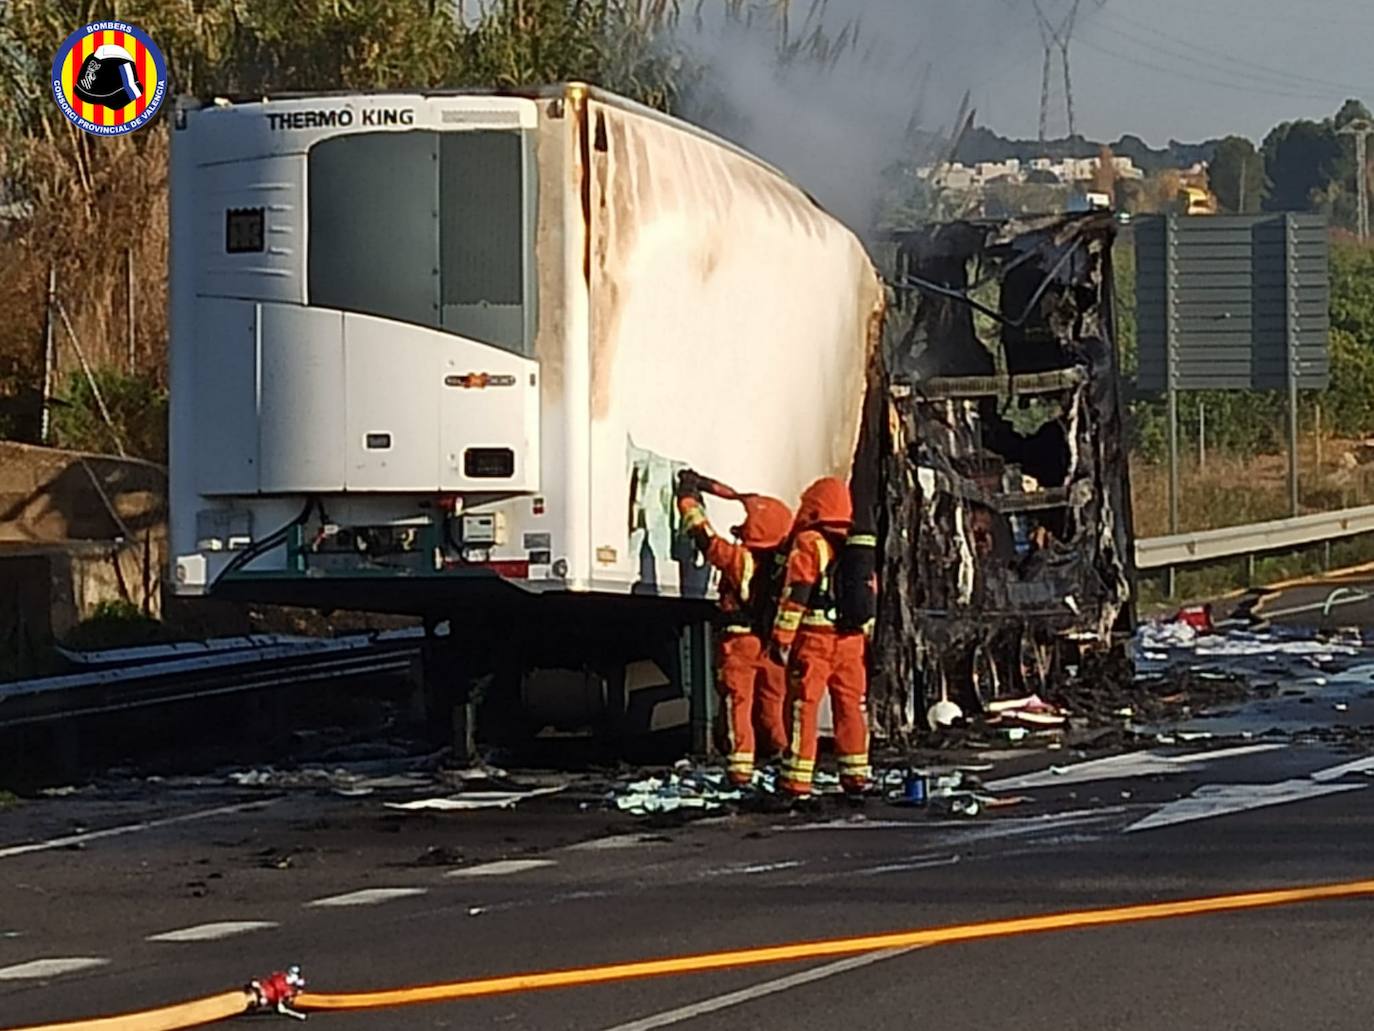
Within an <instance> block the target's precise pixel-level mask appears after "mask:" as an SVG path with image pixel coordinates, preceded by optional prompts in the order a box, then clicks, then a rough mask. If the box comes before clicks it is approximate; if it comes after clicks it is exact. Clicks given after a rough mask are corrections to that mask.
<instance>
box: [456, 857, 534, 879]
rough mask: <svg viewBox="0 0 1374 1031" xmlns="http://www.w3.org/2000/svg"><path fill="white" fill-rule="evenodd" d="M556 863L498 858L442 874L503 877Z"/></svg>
mask: <svg viewBox="0 0 1374 1031" xmlns="http://www.w3.org/2000/svg"><path fill="white" fill-rule="evenodd" d="M556 863H557V861H556V860H553V859H500V860H497V861H496V862H494V863H483V864H481V865H480V866H466V867H462V868H460V869H457V870H450V871H449V872H448V873H446V874H444V876H445V877H505V876H506V875H507V874H513V873H524V872H525V871H526V870H539V869H542V868H543V867H546V866H555V865H556Z"/></svg>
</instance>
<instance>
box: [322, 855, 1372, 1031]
mask: <svg viewBox="0 0 1374 1031" xmlns="http://www.w3.org/2000/svg"><path fill="white" fill-rule="evenodd" d="M1366 895H1374V880H1365V881H1349V882H1345V883H1341V884H1321V885H1309V886H1304V887H1297V888H1279V889H1276V890H1273V891H1255V892H1246V893H1244V894H1237V895H1217V896H1213V897H1210V898H1201V899H1184V900H1180V901H1175V902H1150V903H1145V904H1142V905H1134V906H1118V907H1113V908H1107V909H1084V910H1077V911H1074V912H1068V913H1051V914H1046V915H1042V916H1024V917H1015V918H1012V919H1008V920H989V921H984V922H980V923H971V924H957V925H955V926H952V927H933V928H926V929H922V930H912V931H897V932H892V933H887V934H872V935H864V936H861V937H856V938H830V939H825V940H822V941H811V942H799V943H796V944H792V945H771V946H765V947H763V948H750V949H735V950H730V951H725V952H709V953H703V954H700V955H694V956H677V957H669V958H665V959H650V960H640V961H636V962H630V963H612V964H608V965H605V966H595V967H577V968H574V969H570V970H551V971H546V972H542V973H529V974H513V975H509V976H505V977H487V978H479V979H476V980H467V981H454V982H452V983H449V984H434V985H423V986H418V987H413V988H397V989H392V990H388V991H375V992H356V993H349V994H325V993H321V992H302V993H301V994H300V995H299V996H298V997H297V999H296V1005H297V1006H298V1007H299V1008H301V1009H307V1010H350V1009H376V1008H380V1007H385V1006H402V1005H408V1004H412V1003H423V1002H444V1001H449V1000H455V999H470V998H474V997H477V996H483V995H499V994H503V993H508V992H525V991H534V990H536V989H544V988H570V987H574V986H581V985H592V984H605V983H607V982H611V981H627V980H631V979H636V978H644V977H661V976H664V975H667V974H695V973H702V972H705V971H709V970H725V969H737V968H740V967H747V966H758V965H761V964H765V963H786V962H796V961H798V960H810V959H824V958H828V957H832V956H845V955H852V954H855V953H862V952H877V951H879V950H882V949H901V948H911V947H913V946H924V945H949V944H952V943H955V942H965V941H979V940H982V939H987V938H1006V937H1011V936H1014V935H1022V934H1037V933H1041V932H1044V931H1063V930H1073V929H1079V928H1087V927H1104V926H1110V925H1114V924H1128V923H1137V922H1140V921H1143V920H1163V919H1167V918H1170V917H1184V916H1201V915H1203V914H1207V913H1228V912H1235V911H1238V910H1247V909H1259V908H1261V907H1266V906H1286V905H1294V904H1296V903H1300V902H1319V901H1323V900H1330V899H1348V898H1356V897H1360V896H1366Z"/></svg>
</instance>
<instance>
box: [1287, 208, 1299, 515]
mask: <svg viewBox="0 0 1374 1031" xmlns="http://www.w3.org/2000/svg"><path fill="white" fill-rule="evenodd" d="M1283 220H1284V224H1285V225H1284V228H1285V229H1286V233H1285V240H1284V242H1285V244H1286V245H1287V252H1288V253H1287V255H1286V257H1287V261H1286V262H1285V268H1286V270H1287V278H1288V290H1287V301H1288V320H1287V321H1288V334H1287V336H1288V362H1287V374H1288V501H1289V507H1290V509H1291V510H1292V514H1293V515H1294V516H1296V515H1298V514H1299V511H1300V505H1299V502H1300V498H1299V496H1298V336H1299V333H1298V330H1299V327H1298V269H1297V262H1298V241H1297V235H1298V223H1297V219H1296V218H1294V217H1293V215H1291V214H1288V215H1284V217H1283Z"/></svg>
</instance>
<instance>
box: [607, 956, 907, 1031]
mask: <svg viewBox="0 0 1374 1031" xmlns="http://www.w3.org/2000/svg"><path fill="white" fill-rule="evenodd" d="M917 948H921V946H911V947H909V948H905V949H885V950H883V951H882V952H865V953H863V954H862V955H859V956H850V957H849V958H847V959H841V960H837V961H835V962H834V963H827V964H825V965H824V966H820V967H813V968H812V969H810V970H803V971H801V972H800V973H797V974H789V975H787V976H786V977H779V978H777V979H775V980H772V981H763V982H762V983H760V984H756V985H753V986H752V987H749V988H742V989H740V990H739V991H737V992H728V993H727V994H725V995H717V996H716V997H715V998H712V999H703V1000H702V1001H701V1002H694V1003H692V1004H690V1005H688V1006H679V1007H678V1008H677V1009H672V1010H665V1011H664V1012H662V1013H655V1014H652V1015H651V1016H647V1017H641V1018H640V1019H638V1020H632V1021H630V1022H629V1023H628V1024H617V1025H615V1027H609V1028H606V1029H605V1031H652V1029H653V1028H656V1027H667V1026H668V1025H670V1024H680V1023H682V1022H683V1021H685V1020H693V1019H695V1018H697V1017H701V1016H705V1015H706V1014H707V1013H716V1012H718V1011H719V1010H723V1009H729V1008H730V1007H731V1006H739V1005H741V1004H743V1003H746V1002H752V1001H753V1000H755V999H762V998H763V997H764V996H767V995H776V994H777V993H778V992H785V991H788V990H789V989H791V988H799V987H800V986H802V985H804V984H811V983H812V982H813V981H821V980H824V979H825V978H827V977H834V976H835V975H836V974H843V973H847V972H848V971H850V970H858V969H860V968H861V967H866V966H869V965H871V964H873V963H878V962H881V961H882V960H885V959H892V958H893V957H894V956H901V955H904V954H905V953H908V952H912V951H914V950H915V949H917Z"/></svg>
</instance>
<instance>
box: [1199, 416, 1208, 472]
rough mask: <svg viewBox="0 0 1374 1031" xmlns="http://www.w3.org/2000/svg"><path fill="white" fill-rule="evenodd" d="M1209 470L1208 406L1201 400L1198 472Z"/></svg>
mask: <svg viewBox="0 0 1374 1031" xmlns="http://www.w3.org/2000/svg"><path fill="white" fill-rule="evenodd" d="M1206 469H1207V404H1206V402H1204V401H1203V400H1202V399H1201V398H1198V402H1197V470H1198V472H1204V471H1205V470H1206Z"/></svg>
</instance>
